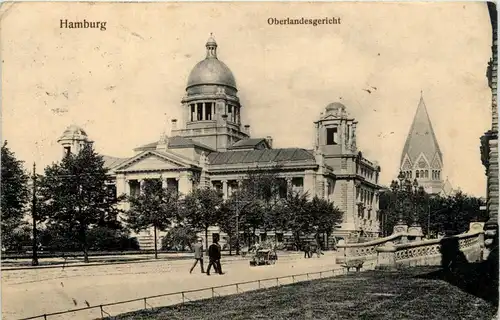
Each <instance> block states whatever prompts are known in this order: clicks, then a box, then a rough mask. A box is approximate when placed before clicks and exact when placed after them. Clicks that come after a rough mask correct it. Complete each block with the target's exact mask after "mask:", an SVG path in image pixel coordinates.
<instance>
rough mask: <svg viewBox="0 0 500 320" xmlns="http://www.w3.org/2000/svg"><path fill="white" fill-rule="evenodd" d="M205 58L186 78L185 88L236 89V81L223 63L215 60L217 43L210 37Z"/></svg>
mask: <svg viewBox="0 0 500 320" xmlns="http://www.w3.org/2000/svg"><path fill="white" fill-rule="evenodd" d="M205 46H206V48H207V57H206V58H205V60H202V61H200V62H198V63H197V64H196V65H195V66H194V68H193V70H192V71H191V73H190V74H189V77H188V82H187V88H189V87H193V86H198V85H222V86H228V87H231V88H234V89H236V80H235V79H234V76H233V73H232V72H231V70H230V69H229V68H228V66H226V65H225V64H224V62H222V61H220V60H219V59H217V43H216V42H215V40H214V39H213V38H212V37H210V39H208V41H207V44H206V45H205Z"/></svg>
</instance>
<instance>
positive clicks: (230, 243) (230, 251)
mask: <svg viewBox="0 0 500 320" xmlns="http://www.w3.org/2000/svg"><path fill="white" fill-rule="evenodd" d="M228 237H229V255H230V256H232V255H233V251H232V250H233V245H232V241H231V240H232V237H231V235H230V234H228Z"/></svg>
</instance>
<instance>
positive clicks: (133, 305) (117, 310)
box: [20, 269, 347, 320]
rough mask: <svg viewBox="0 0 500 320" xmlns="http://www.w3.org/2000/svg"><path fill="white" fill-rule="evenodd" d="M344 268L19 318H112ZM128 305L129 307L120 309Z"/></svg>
mask: <svg viewBox="0 0 500 320" xmlns="http://www.w3.org/2000/svg"><path fill="white" fill-rule="evenodd" d="M346 273H347V271H346V270H345V269H330V270H325V271H318V272H309V273H301V274H294V275H288V276H281V277H273V278H266V279H259V280H250V281H244V282H237V283H231V284H226V285H220V286H214V287H206V288H202V289H193V290H185V291H178V292H171V293H165V294H160V295H153V296H147V297H142V298H136V299H131V300H124V301H119V302H113V303H106V304H101V305H95V306H88V307H84V308H78V309H71V310H67V311H59V312H52V313H46V314H41V315H37V316H34V317H28V318H22V319H20V320H29V319H44V320H46V319H50V320H54V319H76V318H77V316H79V317H80V318H81V319H89V318H90V319H105V318H108V317H113V316H112V314H115V315H116V314H122V313H127V312H133V311H139V310H148V309H149V310H153V309H154V308H159V307H165V306H172V305H178V304H181V305H184V304H185V303H188V302H190V301H196V300H203V299H210V298H215V297H220V296H229V295H233V294H239V293H243V292H245V291H253V290H259V289H268V288H273V287H280V286H282V285H288V284H293V283H297V282H303V281H310V280H315V279H323V278H330V277H335V276H339V275H344V274H346ZM123 305H128V306H129V307H128V308H127V307H123Z"/></svg>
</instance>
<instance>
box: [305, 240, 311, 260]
mask: <svg viewBox="0 0 500 320" xmlns="http://www.w3.org/2000/svg"><path fill="white" fill-rule="evenodd" d="M310 257H311V246H310V245H309V243H308V242H306V244H305V245H304V258H310Z"/></svg>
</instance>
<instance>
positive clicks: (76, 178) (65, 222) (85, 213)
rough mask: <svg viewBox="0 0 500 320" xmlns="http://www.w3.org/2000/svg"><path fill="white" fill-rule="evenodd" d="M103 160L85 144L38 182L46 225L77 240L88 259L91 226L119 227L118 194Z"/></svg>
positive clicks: (48, 169)
mask: <svg viewBox="0 0 500 320" xmlns="http://www.w3.org/2000/svg"><path fill="white" fill-rule="evenodd" d="M107 182H108V171H107V169H106V168H104V161H103V159H102V157H101V156H100V155H98V154H97V153H95V151H94V149H93V147H92V145H90V144H87V145H85V146H84V147H83V149H82V150H81V151H80V152H79V153H78V154H71V153H69V154H68V155H66V156H65V157H64V159H63V160H62V161H61V163H56V164H53V165H51V166H48V167H47V168H46V169H45V176H44V177H43V179H41V181H40V194H41V197H42V203H43V209H44V210H45V213H46V214H47V216H48V223H49V224H56V225H58V226H59V227H60V228H61V229H63V230H65V233H66V235H69V236H71V239H69V240H72V241H76V242H77V243H78V244H79V246H80V249H81V250H82V251H83V254H84V261H85V262H88V261H89V259H88V250H89V242H88V238H87V235H88V231H89V229H91V228H92V227H93V226H108V227H111V228H118V227H119V226H120V223H119V221H118V213H119V212H120V210H119V209H118V208H117V205H118V203H119V202H120V201H121V200H122V198H121V197H116V194H115V193H114V192H113V191H114V190H113V189H110V188H109V187H108V184H107Z"/></svg>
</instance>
